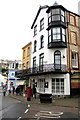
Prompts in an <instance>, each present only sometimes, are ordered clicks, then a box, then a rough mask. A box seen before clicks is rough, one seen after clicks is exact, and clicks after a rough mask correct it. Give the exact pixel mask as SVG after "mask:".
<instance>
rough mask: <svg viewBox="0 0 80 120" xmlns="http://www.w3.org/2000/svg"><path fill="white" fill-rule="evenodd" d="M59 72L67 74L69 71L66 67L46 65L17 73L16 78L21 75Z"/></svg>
mask: <svg viewBox="0 0 80 120" xmlns="http://www.w3.org/2000/svg"><path fill="white" fill-rule="evenodd" d="M58 71H60V72H66V71H67V67H66V65H58V64H56V65H54V64H45V65H41V66H37V67H35V68H28V69H24V70H19V71H16V76H19V75H21V74H23V75H29V74H35V73H45V72H58Z"/></svg>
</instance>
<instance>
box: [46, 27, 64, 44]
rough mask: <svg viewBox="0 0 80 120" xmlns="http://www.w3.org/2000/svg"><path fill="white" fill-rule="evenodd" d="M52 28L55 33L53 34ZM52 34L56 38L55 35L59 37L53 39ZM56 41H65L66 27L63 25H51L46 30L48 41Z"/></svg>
mask: <svg viewBox="0 0 80 120" xmlns="http://www.w3.org/2000/svg"><path fill="white" fill-rule="evenodd" d="M58 28H60V33H57V29H58ZM54 29H55V30H56V33H55V34H53V31H54ZM63 29H64V30H65V34H63V32H62V31H63ZM54 35H55V36H56V38H57V35H59V36H60V39H54ZM63 36H64V38H65V41H64V40H63ZM58 41H63V42H66V29H65V28H63V27H53V28H51V29H50V30H49V31H48V43H51V42H58Z"/></svg>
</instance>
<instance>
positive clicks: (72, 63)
mask: <svg viewBox="0 0 80 120" xmlns="http://www.w3.org/2000/svg"><path fill="white" fill-rule="evenodd" d="M79 20H80V16H79V15H78V14H76V13H73V12H71V11H69V10H67V9H66V8H64V7H63V6H62V5H58V4H54V5H53V6H40V7H39V10H38V12H37V15H36V17H35V19H34V21H33V24H32V26H31V29H32V31H33V39H32V54H31V68H29V69H26V70H25V72H24V71H23V72H22V74H23V75H24V76H26V77H27V76H28V77H29V84H30V85H33V84H35V83H36V84H35V85H36V88H37V92H39V93H51V94H52V95H75V94H78V93H79V91H78V90H80V38H79V32H80V31H79V30H80V29H79Z"/></svg>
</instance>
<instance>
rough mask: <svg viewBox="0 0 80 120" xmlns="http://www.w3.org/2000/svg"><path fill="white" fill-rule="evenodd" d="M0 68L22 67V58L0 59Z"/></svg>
mask: <svg viewBox="0 0 80 120" xmlns="http://www.w3.org/2000/svg"><path fill="white" fill-rule="evenodd" d="M0 68H5V69H22V62H21V60H3V59H1V60H0Z"/></svg>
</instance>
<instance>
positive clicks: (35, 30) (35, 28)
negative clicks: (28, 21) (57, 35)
mask: <svg viewBox="0 0 80 120" xmlns="http://www.w3.org/2000/svg"><path fill="white" fill-rule="evenodd" d="M35 35H37V25H36V26H35V27H34V36H35Z"/></svg>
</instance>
